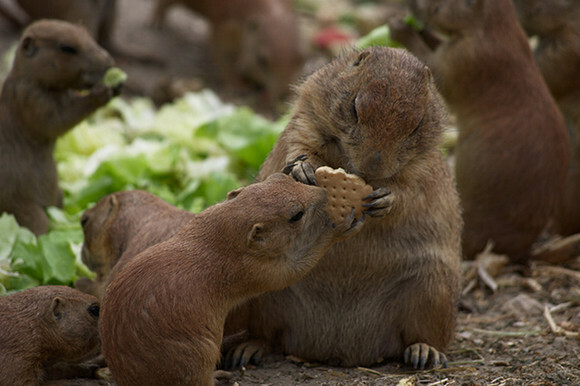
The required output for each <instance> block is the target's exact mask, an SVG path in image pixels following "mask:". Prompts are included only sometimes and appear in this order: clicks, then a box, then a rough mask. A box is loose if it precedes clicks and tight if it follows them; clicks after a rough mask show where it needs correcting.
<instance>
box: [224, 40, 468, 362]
mask: <svg viewBox="0 0 580 386" xmlns="http://www.w3.org/2000/svg"><path fill="white" fill-rule="evenodd" d="M297 93H298V95H297V99H296V103H295V106H294V113H293V115H292V117H291V120H290V123H289V124H288V126H287V127H286V129H285V130H284V132H283V133H282V134H281V136H280V138H279V140H278V142H277V143H276V145H275V146H274V148H273V150H272V152H271V153H270V154H269V156H268V158H267V159H266V161H265V162H264V164H263V165H262V168H261V170H260V174H259V176H258V179H259V180H262V179H265V178H266V177H267V176H269V175H271V174H272V173H275V172H276V171H279V170H282V169H284V168H286V170H289V171H290V173H291V174H292V175H293V176H294V177H295V178H296V179H298V180H301V181H305V182H309V183H314V181H315V177H314V170H315V169H317V168H318V167H320V166H330V167H332V168H343V169H344V170H346V171H347V172H348V173H352V174H356V175H358V176H360V177H362V178H363V179H364V180H365V181H366V183H367V184H369V185H371V186H372V187H373V188H374V191H373V193H372V194H371V196H370V197H369V199H368V200H367V206H368V207H367V210H366V211H365V214H366V216H367V220H366V221H365V226H364V227H363V229H362V230H361V232H360V233H358V234H357V235H355V236H353V237H352V238H350V239H348V240H345V241H342V242H340V243H337V244H335V245H334V246H332V247H331V248H330V250H329V251H328V252H327V253H326V255H325V256H324V257H323V258H322V259H321V260H320V262H319V263H318V265H317V266H316V267H315V268H314V269H313V270H312V271H311V272H310V273H309V274H308V275H306V277H304V278H303V279H301V280H300V281H299V282H297V283H296V284H294V285H292V286H290V287H288V288H287V289H284V290H282V291H278V292H272V293H268V294H264V295H261V296H259V297H257V298H255V299H253V300H251V301H250V304H249V308H250V318H249V322H248V330H249V333H250V337H251V338H252V339H258V340H261V341H263V342H265V343H266V344H267V345H269V346H270V347H272V348H274V349H279V350H281V351H283V352H284V353H285V354H291V355H295V356H298V357H300V358H303V359H305V360H308V361H320V362H331V363H333V364H340V365H342V366H368V365H372V364H374V363H377V362H380V361H382V360H383V359H387V358H395V359H403V356H405V357H406V358H405V360H406V362H408V363H412V364H413V365H414V366H415V367H424V366H425V364H426V362H428V363H431V364H433V365H437V364H440V363H445V356H444V355H443V352H444V351H445V349H446V348H447V346H448V344H449V343H450V342H451V341H452V339H453V336H454V332H455V325H456V313H457V309H456V308H457V301H458V298H459V289H460V286H459V281H460V272H459V262H460V233H461V217H460V213H459V201H458V197H457V192H456V191H455V187H454V185H453V180H452V176H451V173H450V170H449V168H448V166H447V164H446V163H445V161H444V159H443V157H442V155H441V152H440V151H439V144H440V140H441V134H442V131H443V126H442V119H443V118H444V115H445V110H444V108H443V105H442V101H441V98H440V96H439V94H438V92H437V90H436V88H435V85H434V83H433V80H432V76H431V73H430V71H429V69H428V68H427V67H426V66H425V65H424V64H423V63H421V62H420V61H419V60H417V59H416V58H415V57H413V56H412V55H411V54H409V53H407V52H405V51H404V50H400V49H392V48H380V47H373V48H369V49H365V50H363V51H360V52H357V51H352V52H350V53H348V54H345V55H344V56H342V57H340V58H338V59H336V60H334V61H332V62H331V63H330V64H328V65H326V66H325V67H323V68H321V69H320V70H318V71H317V72H315V73H314V74H312V75H311V76H309V77H308V78H307V79H306V80H305V82H304V83H303V84H302V85H301V86H300V87H299V88H298V90H297ZM301 155H304V156H305V157H306V159H304V156H303V157H299V156H301ZM233 319H235V317H232V320H233Z"/></svg>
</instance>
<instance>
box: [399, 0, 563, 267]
mask: <svg viewBox="0 0 580 386" xmlns="http://www.w3.org/2000/svg"><path fill="white" fill-rule="evenodd" d="M414 7H415V8H416V11H417V16H418V17H419V18H420V19H422V20H423V21H424V22H425V24H426V26H427V30H431V29H432V30H434V31H436V32H442V33H444V34H446V35H447V36H448V39H446V40H442V41H440V42H439V45H437V46H435V47H434V49H433V50H432V49H430V48H429V47H428V45H427V44H425V41H424V40H422V39H421V38H420V36H419V35H418V34H416V33H414V31H412V30H411V29H410V28H407V29H400V28H394V29H393V32H394V37H395V38H396V39H398V40H400V41H402V42H403V43H404V44H406V46H407V47H408V48H409V49H410V50H411V51H412V52H413V53H415V54H416V55H417V56H418V57H419V58H420V59H422V60H424V61H426V63H427V64H428V65H429V67H430V68H431V69H432V71H433V74H434V76H435V78H436V80H437V81H438V86H439V89H440V91H441V93H442V94H443V96H444V98H445V100H446V102H447V104H448V106H449V108H450V109H451V111H452V112H453V113H455V114H456V117H457V124H458V127H459V140H458V145H457V152H456V160H455V163H456V168H455V175H456V179H457V189H458V191H459V195H460V197H461V204H462V206H463V215H464V222H465V229H464V233H463V254H464V257H466V258H468V259H472V258H474V256H475V254H477V253H478V252H481V251H482V250H483V249H484V247H485V246H486V244H487V243H488V241H490V240H491V241H493V243H494V248H493V250H494V251H495V252H497V253H502V254H507V255H509V257H510V258H511V260H512V261H513V262H517V263H523V264H525V263H527V262H528V260H529V258H530V247H531V245H532V244H533V243H534V242H535V241H536V239H537V237H538V235H539V233H540V232H541V231H542V230H543V229H544V228H545V227H546V225H547V223H548V220H549V219H550V218H551V217H552V216H553V214H554V212H555V210H556V206H557V205H558V202H559V200H560V197H561V195H562V192H563V187H564V180H565V175H566V169H567V167H568V162H569V151H568V138H567V134H566V128H565V125H564V121H563V118H562V114H561V113H560V111H559V110H558V107H557V105H556V104H555V102H554V100H553V98H552V97H551V95H550V93H549V90H548V88H547V87H546V84H545V82H544V80H543V79H542V77H541V75H540V72H539V71H538V68H537V67H536V65H535V63H534V60H533V57H532V53H531V50H530V47H529V45H528V41H527V39H526V37H525V35H524V32H523V31H522V29H521V28H520V27H519V25H518V22H517V19H516V14H515V11H514V6H513V4H512V2H511V1H508V0H473V1H470V2H466V1H465V0H447V1H443V0H416V1H414ZM431 43H432V42H431ZM431 45H433V44H431Z"/></svg>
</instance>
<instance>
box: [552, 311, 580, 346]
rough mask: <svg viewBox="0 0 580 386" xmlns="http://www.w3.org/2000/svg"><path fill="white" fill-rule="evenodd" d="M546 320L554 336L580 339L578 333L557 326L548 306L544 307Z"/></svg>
mask: <svg viewBox="0 0 580 386" xmlns="http://www.w3.org/2000/svg"><path fill="white" fill-rule="evenodd" d="M544 318H546V321H547V322H548V325H549V326H550V330H552V332H553V333H554V334H556V335H560V336H565V337H566V338H575V339H580V334H579V333H578V332H572V331H567V330H565V329H563V328H562V327H560V326H558V325H557V324H556V322H555V321H554V318H553V317H552V313H551V312H550V309H549V308H548V306H545V307H544Z"/></svg>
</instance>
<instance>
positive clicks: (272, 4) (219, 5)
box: [152, 0, 305, 104]
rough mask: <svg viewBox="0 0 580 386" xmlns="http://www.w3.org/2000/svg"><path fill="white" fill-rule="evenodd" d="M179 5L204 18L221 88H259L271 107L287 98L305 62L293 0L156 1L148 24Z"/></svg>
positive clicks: (155, 22)
mask: <svg viewBox="0 0 580 386" xmlns="http://www.w3.org/2000/svg"><path fill="white" fill-rule="evenodd" d="M177 3H180V4H183V5H185V6H186V7H188V8H190V9H191V10H193V11H195V12H196V13H198V14H199V15H201V16H203V17H204V18H206V19H207V20H208V22H209V23H210V25H211V38H210V44H211V49H212V51H213V57H214V60H215V62H216V64H217V65H218V69H219V72H220V74H221V76H222V79H223V81H224V82H225V84H226V85H233V88H240V87H241V86H243V85H244V84H248V83H249V85H255V86H258V87H260V88H262V89H264V90H265V91H266V93H267V99H268V100H269V101H270V103H272V104H273V103H274V102H276V101H279V100H281V99H283V98H284V97H286V96H287V94H288V92H289V85H290V84H292V83H293V82H294V81H296V80H297V78H298V77H299V76H300V74H301V71H302V65H303V63H304V59H305V58H304V56H305V53H304V48H303V47H302V43H301V37H300V31H299V28H298V24H297V20H296V15H295V13H294V9H293V6H292V0H275V1H272V0H252V1H250V2H248V1H244V0H181V1H179V0H158V1H157V6H156V8H155V11H154V13H153V15H152V23H153V24H154V25H157V26H159V25H161V24H163V21H164V19H165V17H166V13H167V10H168V9H169V7H170V6H172V5H174V4H177Z"/></svg>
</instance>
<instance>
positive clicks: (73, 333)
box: [0, 286, 100, 385]
mask: <svg viewBox="0 0 580 386" xmlns="http://www.w3.org/2000/svg"><path fill="white" fill-rule="evenodd" d="M98 315H99V306H98V302H97V299H96V298H95V297H94V296H91V295H87V294H84V293H82V292H80V291H78V290H75V289H72V288H70V287H65V286H41V287H36V288H30V289H28V290H24V291H22V292H18V293H15V294H12V295H6V296H3V297H0V363H1V364H2V365H1V366H0V384H1V385H38V384H41V383H42V382H43V381H44V379H45V369H46V368H47V367H49V366H52V365H57V364H62V363H63V362H80V361H82V360H84V359H87V358H90V357H91V356H94V355H96V354H97V353H98V351H99V348H100V342H99V335H98V327H97V324H98Z"/></svg>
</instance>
